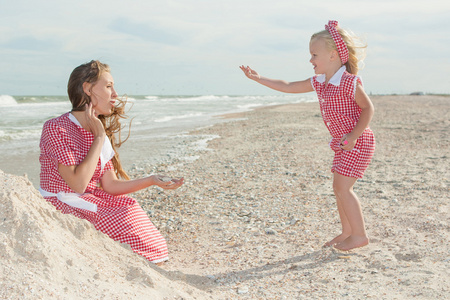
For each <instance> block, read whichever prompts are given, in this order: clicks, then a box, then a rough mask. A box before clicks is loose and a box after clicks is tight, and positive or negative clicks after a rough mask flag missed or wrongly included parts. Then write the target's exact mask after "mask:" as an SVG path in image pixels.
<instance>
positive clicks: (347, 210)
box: [333, 172, 369, 251]
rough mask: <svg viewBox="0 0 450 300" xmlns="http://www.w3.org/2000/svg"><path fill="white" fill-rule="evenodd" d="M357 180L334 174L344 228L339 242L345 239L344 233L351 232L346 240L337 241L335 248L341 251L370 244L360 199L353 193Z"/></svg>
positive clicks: (334, 185) (335, 191) (334, 187)
mask: <svg viewBox="0 0 450 300" xmlns="http://www.w3.org/2000/svg"><path fill="white" fill-rule="evenodd" d="M356 180H357V179H356V178H353V177H347V176H344V175H341V174H339V173H337V172H335V173H334V181H333V189H334V193H335V195H336V198H337V199H338V200H337V201H338V210H339V215H340V216H341V222H342V228H343V230H342V233H343V234H342V235H341V238H339V239H338V240H341V239H342V238H344V237H345V235H344V233H345V234H348V233H349V232H350V235H348V236H347V237H346V238H345V239H343V240H341V241H340V242H338V241H337V244H336V246H335V248H336V249H339V250H344V251H347V250H351V249H353V248H358V247H362V246H365V245H367V244H368V243H369V239H368V237H367V233H366V229H365V224H364V218H363V215H362V210H361V205H360V202H359V200H358V197H357V196H356V194H355V193H354V192H353V185H354V184H355V182H356ZM339 207H340V209H339ZM341 211H342V213H341ZM342 215H344V218H342ZM348 227H350V231H348Z"/></svg>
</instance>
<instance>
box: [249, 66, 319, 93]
mask: <svg viewBox="0 0 450 300" xmlns="http://www.w3.org/2000/svg"><path fill="white" fill-rule="evenodd" d="M240 68H241V70H242V71H243V72H244V74H245V76H247V77H248V78H250V79H252V80H254V81H256V82H258V83H260V84H262V85H265V86H267V87H269V88H271V89H273V90H276V91H280V92H283V93H307V92H312V91H314V89H313V87H312V85H311V79H306V80H303V81H293V82H288V81H284V80H278V79H270V78H266V77H262V76H260V75H259V74H258V72H256V71H255V70H253V69H251V68H250V67H248V66H247V67H244V66H240Z"/></svg>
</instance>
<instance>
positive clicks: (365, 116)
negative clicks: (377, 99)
mask: <svg viewBox="0 0 450 300" xmlns="http://www.w3.org/2000/svg"><path fill="white" fill-rule="evenodd" d="M355 101H356V104H358V106H359V107H360V108H361V115H360V117H359V120H358V122H357V123H356V125H355V128H353V130H352V131H351V132H350V133H348V134H346V135H344V136H343V137H342V140H341V144H342V143H343V142H344V141H345V140H347V141H348V144H346V145H343V146H341V149H343V150H352V149H353V147H354V146H355V144H356V140H357V139H358V138H359V137H360V136H361V134H362V133H363V132H364V130H366V128H367V127H368V126H369V123H370V121H371V120H372V116H373V113H374V111H375V110H374V107H373V104H372V101H370V98H369V96H367V94H366V92H365V91H364V89H363V87H362V86H361V84H359V83H358V84H357V85H356V91H355Z"/></svg>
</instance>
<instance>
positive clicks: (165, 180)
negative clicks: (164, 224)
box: [153, 175, 184, 190]
mask: <svg viewBox="0 0 450 300" xmlns="http://www.w3.org/2000/svg"><path fill="white" fill-rule="evenodd" d="M153 176H154V182H155V185H157V186H159V187H160V188H163V189H165V190H174V189H177V188H179V187H180V186H182V185H183V183H184V178H183V177H182V178H179V179H177V178H171V177H166V176H161V175H153Z"/></svg>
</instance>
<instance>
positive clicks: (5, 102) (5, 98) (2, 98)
mask: <svg viewBox="0 0 450 300" xmlns="http://www.w3.org/2000/svg"><path fill="white" fill-rule="evenodd" d="M16 105H18V104H17V101H16V99H14V97H13V96H9V95H0V106H1V107H6V106H16Z"/></svg>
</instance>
